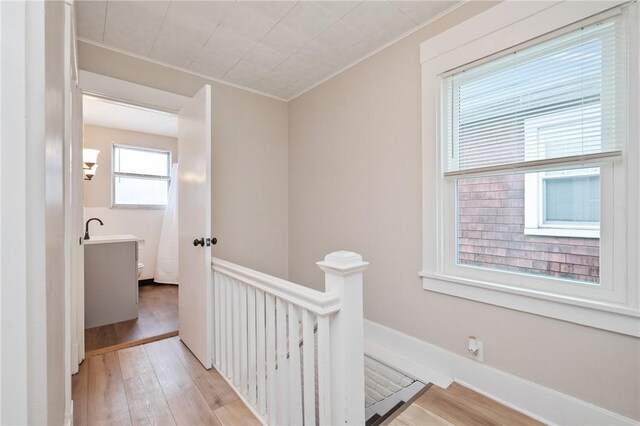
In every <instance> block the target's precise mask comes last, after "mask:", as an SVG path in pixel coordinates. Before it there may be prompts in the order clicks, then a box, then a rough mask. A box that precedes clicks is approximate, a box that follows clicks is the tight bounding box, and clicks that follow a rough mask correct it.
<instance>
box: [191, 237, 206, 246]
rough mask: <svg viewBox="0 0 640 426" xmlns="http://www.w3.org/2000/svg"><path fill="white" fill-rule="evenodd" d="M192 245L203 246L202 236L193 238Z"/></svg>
mask: <svg viewBox="0 0 640 426" xmlns="http://www.w3.org/2000/svg"><path fill="white" fill-rule="evenodd" d="M193 245H194V246H195V247H198V246H202V247H204V238H200V239H197V238H196V239H195V240H193Z"/></svg>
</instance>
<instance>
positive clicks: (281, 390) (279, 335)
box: [276, 297, 289, 424]
mask: <svg viewBox="0 0 640 426" xmlns="http://www.w3.org/2000/svg"><path fill="white" fill-rule="evenodd" d="M276 345H277V347H278V349H277V356H276V357H277V360H278V372H277V378H278V394H279V395H282V396H283V397H282V398H278V423H279V424H288V423H289V420H288V418H289V398H287V395H289V392H288V384H289V383H288V379H289V375H288V362H287V304H286V303H285V302H284V301H283V300H282V299H280V298H279V297H278V298H276Z"/></svg>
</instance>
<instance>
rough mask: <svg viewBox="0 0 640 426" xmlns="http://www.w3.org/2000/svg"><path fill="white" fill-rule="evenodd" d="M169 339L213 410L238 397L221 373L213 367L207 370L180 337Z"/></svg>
mask: <svg viewBox="0 0 640 426" xmlns="http://www.w3.org/2000/svg"><path fill="white" fill-rule="evenodd" d="M168 340H169V341H170V342H171V346H172V347H173V349H174V350H175V351H176V354H177V355H178V357H179V358H180V360H181V361H182V363H183V365H184V366H185V368H186V369H187V372H188V373H189V375H190V376H191V378H192V379H193V381H194V382H195V384H196V386H197V387H198V390H200V393H202V396H203V397H204V399H205V400H206V401H207V403H208V404H209V407H211V409H212V410H216V409H218V408H220V407H222V406H224V405H227V404H230V403H232V402H234V401H235V400H237V399H238V395H237V394H236V393H235V391H234V390H233V389H232V388H231V386H229V384H228V383H227V382H226V381H225V380H224V379H223V378H222V377H221V376H220V374H219V373H218V372H217V371H216V370H215V369H213V368H212V369H210V370H206V369H205V368H204V367H203V366H202V364H200V361H198V359H197V358H196V357H195V355H193V354H192V353H191V351H190V350H189V348H187V347H186V346H185V345H184V343H182V341H181V340H180V339H179V338H178V337H173V338H171V339H168Z"/></svg>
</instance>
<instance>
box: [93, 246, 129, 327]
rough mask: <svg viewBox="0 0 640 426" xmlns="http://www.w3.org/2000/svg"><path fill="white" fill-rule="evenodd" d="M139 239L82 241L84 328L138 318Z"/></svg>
mask: <svg viewBox="0 0 640 426" xmlns="http://www.w3.org/2000/svg"><path fill="white" fill-rule="evenodd" d="M138 241H139V239H138V238H136V237H135V236H133V235H115V236H106V237H105V236H96V237H92V238H91V239H89V240H84V306H85V308H84V311H85V328H92V327H98V326H100V325H106V324H113V323H116V322H120V321H126V320H131V319H134V318H137V317H138V276H137V272H138Z"/></svg>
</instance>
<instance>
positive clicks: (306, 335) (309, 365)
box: [302, 309, 316, 426]
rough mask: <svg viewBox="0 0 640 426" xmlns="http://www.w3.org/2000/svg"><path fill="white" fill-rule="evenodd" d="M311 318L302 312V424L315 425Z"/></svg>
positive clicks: (313, 348)
mask: <svg viewBox="0 0 640 426" xmlns="http://www.w3.org/2000/svg"><path fill="white" fill-rule="evenodd" d="M313 326H314V324H313V316H312V315H311V312H309V311H307V310H306V309H303V310H302V342H303V343H302V356H303V361H302V364H303V367H304V372H303V379H302V381H303V382H304V424H305V425H307V426H309V425H315V424H316V395H315V390H316V388H315V387H316V377H315V376H316V374H315V362H314V352H315V339H314V336H313Z"/></svg>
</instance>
